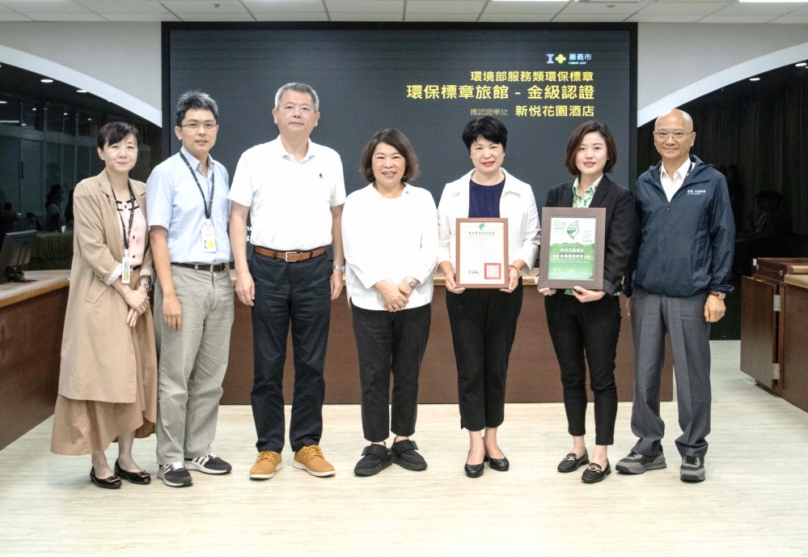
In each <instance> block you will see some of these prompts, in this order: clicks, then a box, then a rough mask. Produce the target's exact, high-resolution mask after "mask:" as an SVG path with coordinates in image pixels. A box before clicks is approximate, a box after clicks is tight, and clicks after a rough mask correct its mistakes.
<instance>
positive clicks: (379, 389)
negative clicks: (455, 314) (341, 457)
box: [351, 304, 432, 443]
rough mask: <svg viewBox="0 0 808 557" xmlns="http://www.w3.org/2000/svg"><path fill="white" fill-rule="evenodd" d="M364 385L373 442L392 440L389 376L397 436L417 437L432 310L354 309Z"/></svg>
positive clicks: (365, 419)
mask: <svg viewBox="0 0 808 557" xmlns="http://www.w3.org/2000/svg"><path fill="white" fill-rule="evenodd" d="M351 313H352V315H353V328H354V336H355V337H356V350H357V352H358V353H359V383H360V385H361V387H362V429H363V431H364V434H365V439H367V440H368V441H370V442H371V443H379V442H381V441H385V440H386V439H387V438H388V437H389V436H390V413H389V401H390V373H391V372H392V373H393V379H394V383H393V420H392V430H393V433H395V434H396V435H401V436H404V437H409V436H410V435H412V434H413V433H415V420H416V418H417V417H418V376H419V375H420V373H421V361H422V360H423V359H424V351H426V342H427V339H428V338H429V326H430V323H431V322H432V305H431V304H427V305H425V306H421V307H417V308H413V309H405V310H403V311H397V312H393V313H391V312H389V311H384V310H368V309H362V308H358V307H356V306H354V307H352V312H351Z"/></svg>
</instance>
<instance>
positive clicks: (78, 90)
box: [76, 89, 87, 94]
mask: <svg viewBox="0 0 808 557" xmlns="http://www.w3.org/2000/svg"><path fill="white" fill-rule="evenodd" d="M86 92H87V90H86V89H76V93H82V94H83V93H86Z"/></svg>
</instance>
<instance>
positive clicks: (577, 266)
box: [539, 207, 606, 290]
mask: <svg viewBox="0 0 808 557" xmlns="http://www.w3.org/2000/svg"><path fill="white" fill-rule="evenodd" d="M605 244H606V209H604V208H602V207H598V208H596V209H574V208H572V207H544V208H542V210H541V257H540V258H539V288H545V287H546V288H572V287H573V286H580V287H581V288H586V289H587V290H603V254H604V250H605Z"/></svg>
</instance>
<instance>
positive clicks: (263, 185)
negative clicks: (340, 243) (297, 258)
mask: <svg viewBox="0 0 808 557" xmlns="http://www.w3.org/2000/svg"><path fill="white" fill-rule="evenodd" d="M230 199H231V200H232V201H235V202H236V203H238V204H239V205H244V206H245V207H250V223H251V225H252V233H251V235H250V242H251V243H252V244H253V245H255V246H262V247H265V248H270V249H275V250H281V251H300V250H311V249H314V248H317V247H320V246H326V245H329V244H331V241H332V238H331V225H332V217H331V207H336V206H339V205H342V204H343V203H345V179H344V176H343V172H342V161H341V160H340V157H339V155H338V154H337V152H336V151H334V150H333V149H329V148H328V147H324V146H322V145H318V144H316V143H314V142H313V141H311V140H310V141H309V149H308V152H307V153H306V156H305V157H303V159H302V160H301V161H300V162H297V161H296V160H295V159H294V157H292V156H291V155H290V154H289V153H288V152H287V151H286V149H285V148H284V147H283V144H282V143H281V140H280V137H278V138H277V139H275V140H273V141H270V142H269V143H264V144H261V145H257V146H255V147H253V148H251V149H249V150H247V151H246V152H245V153H244V154H243V155H241V158H240V159H239V162H238V166H237V167H236V173H235V176H234V177H233V185H232V187H231V189H230Z"/></svg>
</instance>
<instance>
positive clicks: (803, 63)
mask: <svg viewBox="0 0 808 557" xmlns="http://www.w3.org/2000/svg"><path fill="white" fill-rule="evenodd" d="M795 66H797V67H798V68H802V67H803V66H808V62H800V63H799V64H795Z"/></svg>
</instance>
